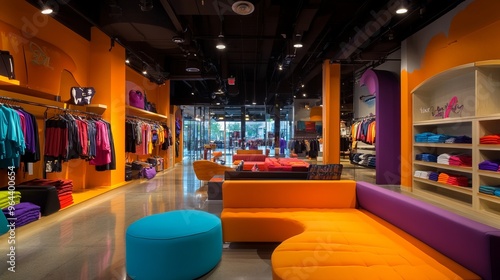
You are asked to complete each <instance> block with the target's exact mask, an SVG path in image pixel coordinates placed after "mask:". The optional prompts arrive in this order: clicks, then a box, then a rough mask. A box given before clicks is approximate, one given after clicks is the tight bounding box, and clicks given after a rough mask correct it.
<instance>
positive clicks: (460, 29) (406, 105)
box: [401, 0, 500, 186]
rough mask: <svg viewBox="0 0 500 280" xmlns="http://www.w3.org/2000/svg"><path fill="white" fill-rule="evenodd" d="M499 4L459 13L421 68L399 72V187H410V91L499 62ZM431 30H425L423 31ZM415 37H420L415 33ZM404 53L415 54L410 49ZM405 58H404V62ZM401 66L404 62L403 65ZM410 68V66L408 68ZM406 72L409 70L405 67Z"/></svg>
mask: <svg viewBox="0 0 500 280" xmlns="http://www.w3.org/2000/svg"><path fill="white" fill-rule="evenodd" d="M499 10H500V1H498V0H475V1H472V2H471V3H470V4H469V5H467V6H466V7H465V8H464V9H463V10H461V11H459V12H458V13H457V14H456V15H455V17H454V18H453V20H452V21H451V25H450V27H449V30H448V33H447V34H444V33H438V34H434V35H433V37H432V39H431V40H430V42H429V44H428V45H427V47H426V49H425V52H424V55H423V56H421V57H419V59H420V61H419V63H420V67H418V68H416V69H415V70H414V71H411V72H408V71H407V70H406V69H402V72H401V94H402V98H401V102H402V104H401V109H402V111H401V112H402V113H401V117H402V118H401V125H402V127H401V128H402V129H401V134H402V135H401V139H402V143H401V144H402V145H401V147H402V151H401V156H402V158H403V166H402V170H401V171H402V185H404V186H411V177H412V174H411V164H410V163H411V157H412V153H411V143H412V139H411V136H412V134H411V127H412V117H411V112H412V104H411V91H412V90H413V89H414V88H415V87H416V86H417V85H419V84H420V83H422V82H423V81H425V80H426V79H427V78H430V77H432V76H434V75H436V74H438V73H440V72H442V71H445V70H447V69H450V68H452V67H455V66H459V65H462V64H467V63H472V62H476V61H481V60H490V59H499V58H500V13H498V11H499ZM426 30H430V29H428V28H427V29H424V31H426ZM414 36H419V34H418V33H417V34H416V35H414ZM406 51H407V53H410V52H412V51H416V50H414V49H412V48H411V46H410V47H408V49H407V50H406ZM404 57H405V54H403V59H404ZM403 64H404V61H403ZM410 66H411V65H410ZM408 68H409V67H408Z"/></svg>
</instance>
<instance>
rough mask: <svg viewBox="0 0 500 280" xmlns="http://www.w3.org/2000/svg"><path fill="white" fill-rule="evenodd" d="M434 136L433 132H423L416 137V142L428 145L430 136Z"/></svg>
mask: <svg viewBox="0 0 500 280" xmlns="http://www.w3.org/2000/svg"><path fill="white" fill-rule="evenodd" d="M431 135H434V133H432V132H422V133H418V134H416V135H415V142H417V143H427V142H428V138H429V136H431Z"/></svg>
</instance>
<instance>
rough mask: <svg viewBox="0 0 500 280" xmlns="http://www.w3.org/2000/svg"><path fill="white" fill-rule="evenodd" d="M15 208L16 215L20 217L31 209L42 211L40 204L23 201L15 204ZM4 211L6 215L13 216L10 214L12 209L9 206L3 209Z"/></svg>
mask: <svg viewBox="0 0 500 280" xmlns="http://www.w3.org/2000/svg"><path fill="white" fill-rule="evenodd" d="M14 209H15V211H13V212H14V215H15V216H14V217H19V216H22V215H23V214H25V213H29V212H31V211H38V212H40V206H38V205H35V204H33V203H31V202H21V203H18V204H16V205H14ZM2 211H3V213H4V214H5V217H7V218H9V217H11V218H13V216H11V215H10V213H9V212H10V211H9V209H8V208H4V209H2Z"/></svg>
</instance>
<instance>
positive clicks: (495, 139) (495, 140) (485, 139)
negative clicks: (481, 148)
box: [479, 134, 500, 144]
mask: <svg viewBox="0 0 500 280" xmlns="http://www.w3.org/2000/svg"><path fill="white" fill-rule="evenodd" d="M479 143H480V144H500V135H497V134H490V135H485V136H482V137H481V138H479Z"/></svg>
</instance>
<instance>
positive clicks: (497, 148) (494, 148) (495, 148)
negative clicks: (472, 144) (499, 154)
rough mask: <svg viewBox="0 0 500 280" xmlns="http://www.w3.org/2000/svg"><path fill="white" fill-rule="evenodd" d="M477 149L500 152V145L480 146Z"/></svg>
mask: <svg viewBox="0 0 500 280" xmlns="http://www.w3.org/2000/svg"><path fill="white" fill-rule="evenodd" d="M477 148H478V149H479V150H486V151H500V144H479V145H477Z"/></svg>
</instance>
